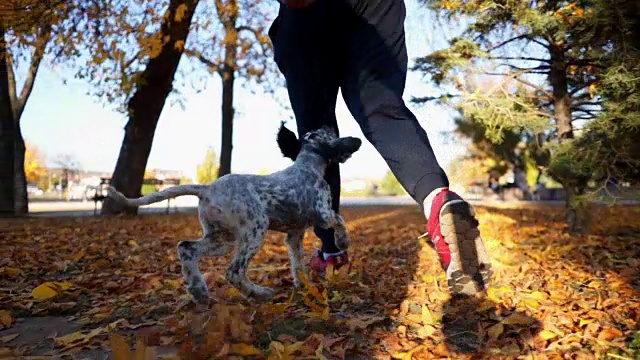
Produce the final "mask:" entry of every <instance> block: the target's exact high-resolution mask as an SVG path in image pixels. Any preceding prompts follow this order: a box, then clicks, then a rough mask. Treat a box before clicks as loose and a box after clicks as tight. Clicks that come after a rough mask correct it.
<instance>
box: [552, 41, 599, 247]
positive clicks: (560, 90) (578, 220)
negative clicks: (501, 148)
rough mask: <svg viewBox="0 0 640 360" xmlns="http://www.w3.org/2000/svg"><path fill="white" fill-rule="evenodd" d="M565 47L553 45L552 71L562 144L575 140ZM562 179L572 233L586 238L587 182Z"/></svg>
mask: <svg viewBox="0 0 640 360" xmlns="http://www.w3.org/2000/svg"><path fill="white" fill-rule="evenodd" d="M564 51H565V50H564V46H563V45H558V44H551V46H550V48H549V53H550V55H551V69H550V70H549V83H550V84H551V87H552V89H553V106H554V115H555V118H556V129H557V131H558V141H559V142H560V143H561V144H562V143H564V142H566V141H568V140H571V139H573V137H574V133H573V123H572V120H573V117H572V114H571V100H572V99H571V94H570V93H569V91H568V82H567V73H566V69H567V61H566V58H565V52H564ZM561 176H562V178H561V179H558V180H559V181H560V183H562V186H563V187H564V189H565V191H566V194H567V200H566V209H567V210H566V211H567V212H566V219H567V225H568V227H569V233H571V234H574V235H580V234H584V233H586V232H587V231H588V228H589V218H590V212H589V207H588V204H586V203H585V202H583V201H579V199H578V197H579V196H581V195H583V194H584V191H585V189H586V186H587V184H586V181H584V179H580V178H578V176H577V175H576V174H570V173H569V174H561Z"/></svg>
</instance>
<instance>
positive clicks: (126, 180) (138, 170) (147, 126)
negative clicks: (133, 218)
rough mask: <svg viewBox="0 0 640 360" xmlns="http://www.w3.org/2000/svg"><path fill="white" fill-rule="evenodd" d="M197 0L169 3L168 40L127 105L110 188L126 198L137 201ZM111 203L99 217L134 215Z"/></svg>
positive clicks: (163, 28) (165, 28)
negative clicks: (134, 198)
mask: <svg viewBox="0 0 640 360" xmlns="http://www.w3.org/2000/svg"><path fill="white" fill-rule="evenodd" d="M197 5H198V0H171V1H170V2H169V8H168V9H167V13H166V14H165V15H166V16H165V17H164V20H163V22H162V25H161V28H160V32H161V34H164V35H165V36H166V37H167V38H168V40H167V42H166V43H165V44H164V46H163V47H162V50H161V51H160V53H159V54H158V55H157V56H156V57H153V58H151V59H149V62H148V63H147V66H146V68H145V69H144V71H143V73H142V78H141V80H140V82H139V84H138V86H137V89H136V91H135V93H134V94H133V96H132V97H131V99H130V100H129V103H128V110H129V121H128V122H127V125H126V126H125V135H124V139H123V141H122V147H121V148H120V155H119V156H118V161H117V163H116V167H115V170H114V172H113V177H112V179H111V185H112V186H114V187H115V188H116V189H118V190H119V191H121V192H122V193H123V194H124V195H125V196H128V197H139V196H140V190H141V188H142V183H143V180H144V172H145V169H146V167H147V160H148V158H149V153H150V152H151V145H152V143H153V136H154V134H155V130H156V126H157V125H158V119H159V118H160V114H161V113H162V109H163V107H164V104H165V101H166V99H167V96H169V93H170V92H171V89H172V85H173V80H174V77H175V73H176V70H177V69H178V64H179V62H180V58H181V56H182V52H183V48H184V44H185V42H186V40H187V36H188V34H189V29H190V27H191V20H192V18H193V14H194V12H195V9H196V6H197ZM137 210H138V209H137V208H128V209H125V208H123V207H122V206H121V205H119V204H117V203H116V202H115V201H113V199H111V198H107V199H105V201H104V205H103V208H102V214H116V213H120V212H125V211H126V212H127V213H133V214H135V213H137Z"/></svg>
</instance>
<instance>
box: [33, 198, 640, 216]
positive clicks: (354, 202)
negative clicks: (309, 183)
mask: <svg viewBox="0 0 640 360" xmlns="http://www.w3.org/2000/svg"><path fill="white" fill-rule="evenodd" d="M469 202H471V203H472V204H474V205H481V206H491V207H498V208H500V207H513V206H519V207H535V206H539V205H546V206H548V205H552V206H564V201H544V202H534V201H518V202H504V201H491V200H469ZM620 203H624V204H639V203H640V202H638V201H624V202H620ZM197 205H198V199H197V198H196V197H193V196H185V197H182V198H178V199H174V200H172V201H171V208H170V212H171V213H176V212H178V213H190V212H195V211H196V209H197ZM385 205H387V206H388V205H392V206H416V204H415V202H414V201H413V200H412V199H411V198H409V197H376V198H343V199H342V202H341V206H345V207H351V206H385ZM29 211H30V213H31V216H37V217H42V216H46V217H59V216H92V215H93V214H94V203H93V202H91V201H88V202H80V201H68V202H67V201H35V202H31V203H30V204H29ZM166 211H167V202H166V201H162V202H159V203H155V204H151V205H147V206H143V207H141V208H140V209H139V213H140V214H153V213H164V212H166ZM97 213H98V214H99V213H100V203H98V209H97Z"/></svg>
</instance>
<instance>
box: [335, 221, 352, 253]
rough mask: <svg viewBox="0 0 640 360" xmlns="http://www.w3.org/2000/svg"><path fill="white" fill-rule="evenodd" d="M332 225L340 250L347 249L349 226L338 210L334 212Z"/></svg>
mask: <svg viewBox="0 0 640 360" xmlns="http://www.w3.org/2000/svg"><path fill="white" fill-rule="evenodd" d="M332 227H333V230H334V235H333V236H334V238H335V240H336V246H337V247H338V249H340V250H343V251H345V250H347V249H348V248H349V235H348V234H347V226H346V224H345V223H344V219H343V218H342V216H340V214H338V213H337V212H335V211H334V212H333V222H332Z"/></svg>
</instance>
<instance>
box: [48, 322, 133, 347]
mask: <svg viewBox="0 0 640 360" xmlns="http://www.w3.org/2000/svg"><path fill="white" fill-rule="evenodd" d="M122 323H127V324H128V322H127V321H126V320H125V319H120V320H116V321H114V322H112V323H110V324H108V325H107V326H105V327H99V328H96V329H93V330H91V331H89V332H88V333H86V334H85V333H83V332H80V331H78V332H74V333H71V334H67V335H64V336H60V337H57V338H55V339H54V340H55V342H56V344H57V345H59V346H62V347H64V348H72V347H76V346H79V345H83V344H86V343H88V342H89V341H90V340H91V339H93V338H94V337H96V336H98V335H100V334H102V333H103V332H109V331H112V330H114V329H115V328H117V327H118V325H120V324H122Z"/></svg>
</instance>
